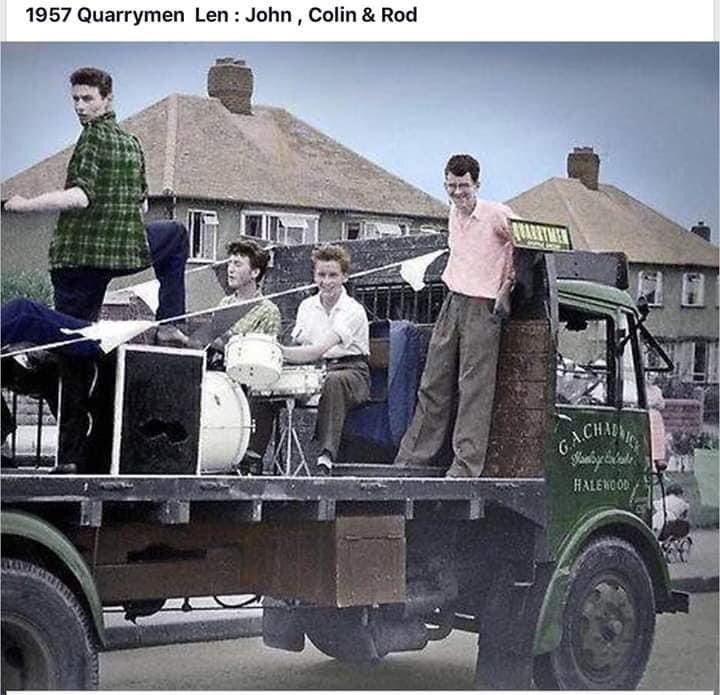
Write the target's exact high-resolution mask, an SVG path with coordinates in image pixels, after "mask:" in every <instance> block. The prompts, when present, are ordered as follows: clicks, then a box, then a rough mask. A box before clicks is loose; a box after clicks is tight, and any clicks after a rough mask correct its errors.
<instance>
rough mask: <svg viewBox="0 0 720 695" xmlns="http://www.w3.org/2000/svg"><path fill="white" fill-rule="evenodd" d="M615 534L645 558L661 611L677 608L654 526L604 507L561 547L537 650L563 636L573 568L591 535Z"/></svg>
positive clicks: (578, 526) (552, 645) (545, 602)
mask: <svg viewBox="0 0 720 695" xmlns="http://www.w3.org/2000/svg"><path fill="white" fill-rule="evenodd" d="M603 533H605V534H612V535H615V536H618V537H621V538H624V539H625V540H627V541H629V542H630V543H632V544H633V545H634V546H635V548H636V549H637V551H638V553H639V554H640V556H641V557H642V559H643V560H644V562H645V566H646V567H647V569H648V574H649V575H650V578H651V581H652V584H653V589H654V592H655V603H656V606H657V609H658V610H659V611H663V610H671V611H672V610H673V606H674V605H675V598H676V597H675V596H674V594H673V592H672V590H671V586H670V575H669V573H668V569H667V564H666V563H665V559H664V557H663V554H662V550H661V548H660V545H659V544H658V542H657V539H656V538H655V535H654V534H653V532H652V530H651V529H650V528H649V527H648V526H647V524H645V522H643V520H642V519H640V518H639V517H638V516H636V515H635V514H632V513H630V512H627V511H624V510H619V509H611V508H607V509H600V510H597V511H595V512H593V513H592V514H591V515H589V516H585V517H583V518H581V519H580V520H579V521H578V523H577V524H576V526H575V527H574V528H573V529H572V530H571V531H570V532H569V533H568V534H567V536H566V539H565V541H564V542H563V544H562V545H561V547H560V554H559V558H558V562H557V566H556V567H555V571H554V573H553V575H552V577H551V578H550V583H549V585H548V588H547V591H546V592H545V598H544V599H543V603H542V606H541V608H540V615H539V616H538V622H537V626H536V628H535V640H534V644H533V654H534V655H535V656H537V655H539V654H545V653H547V652H550V651H552V650H553V649H555V648H556V647H557V646H558V645H559V644H560V640H561V638H562V612H563V606H564V600H565V596H566V593H567V586H568V579H569V577H570V572H571V569H572V566H573V563H574V562H575V559H576V558H577V556H578V554H579V553H580V550H581V549H582V548H583V546H584V545H585V544H586V542H587V541H588V539H589V538H591V537H592V536H596V535H602V534H603Z"/></svg>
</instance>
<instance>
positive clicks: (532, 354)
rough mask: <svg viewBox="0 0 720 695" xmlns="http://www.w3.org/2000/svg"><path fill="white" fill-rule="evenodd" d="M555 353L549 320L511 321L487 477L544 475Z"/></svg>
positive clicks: (505, 333) (501, 357)
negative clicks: (544, 456)
mask: <svg viewBox="0 0 720 695" xmlns="http://www.w3.org/2000/svg"><path fill="white" fill-rule="evenodd" d="M554 364H555V363H554V352H553V350H552V349H551V339H550V326H549V323H548V322H547V321H546V320H541V321H535V320H533V321H513V322H510V323H509V324H508V325H507V326H506V328H505V330H504V331H503V335H502V338H501V341H500V355H499V359H498V371H497V380H496V385H495V402H494V404H493V421H492V425H491V429H490V441H489V444H488V452H487V458H486V462H485V469H484V470H483V477H500V478H505V477H541V476H542V475H543V454H544V448H545V437H546V432H547V429H548V426H549V424H548V423H549V422H550V419H551V416H552V404H553V400H554V398H553V385H554Z"/></svg>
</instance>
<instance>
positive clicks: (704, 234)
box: [690, 220, 710, 241]
mask: <svg viewBox="0 0 720 695" xmlns="http://www.w3.org/2000/svg"><path fill="white" fill-rule="evenodd" d="M690 231H691V232H692V233H693V234H697V235H698V236H699V237H700V238H701V239H705V241H710V227H708V226H707V225H706V224H705V223H704V222H703V221H702V220H700V221H699V222H698V223H697V224H696V225H695V226H694V227H692V228H691V229H690Z"/></svg>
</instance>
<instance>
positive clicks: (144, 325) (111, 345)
mask: <svg viewBox="0 0 720 695" xmlns="http://www.w3.org/2000/svg"><path fill="white" fill-rule="evenodd" d="M156 325H157V324H156V322H155V321H97V322H96V323H91V324H90V325H89V326H88V327H87V328H75V329H69V328H62V329H60V330H62V332H63V333H66V334H68V335H77V334H78V333H79V334H80V335H82V336H84V337H85V338H86V339H87V340H97V341H98V342H99V344H100V349H101V350H102V351H103V352H105V353H107V352H112V351H113V350H114V349H115V348H116V347H117V346H118V345H122V344H123V343H126V342H127V341H128V340H131V339H132V338H134V337H135V336H138V335H140V334H141V333H144V332H145V331H147V330H148V329H149V328H152V327H153V326H156Z"/></svg>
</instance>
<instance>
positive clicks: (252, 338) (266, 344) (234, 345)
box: [225, 333, 282, 388]
mask: <svg viewBox="0 0 720 695" xmlns="http://www.w3.org/2000/svg"><path fill="white" fill-rule="evenodd" d="M281 370H282V351H281V350H280V345H279V344H278V342H277V340H276V339H275V338H274V337H273V336H271V335H267V334H265V333H247V334H246V335H235V336H233V337H232V338H230V340H229V341H228V344H227V345H226V346H225V371H226V372H227V375H228V376H229V377H230V378H231V379H232V380H233V381H236V382H237V383H239V384H247V385H248V386H252V387H256V388H264V387H269V386H270V385H271V384H272V383H274V382H275V381H276V380H277V378H278V377H279V376H280V371H281Z"/></svg>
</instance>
